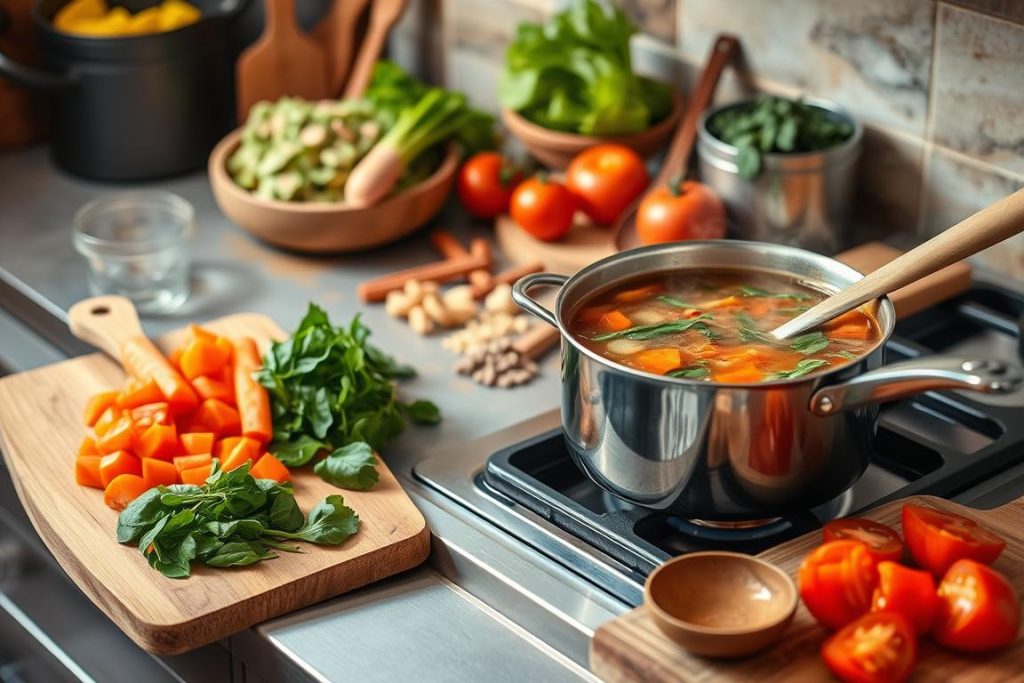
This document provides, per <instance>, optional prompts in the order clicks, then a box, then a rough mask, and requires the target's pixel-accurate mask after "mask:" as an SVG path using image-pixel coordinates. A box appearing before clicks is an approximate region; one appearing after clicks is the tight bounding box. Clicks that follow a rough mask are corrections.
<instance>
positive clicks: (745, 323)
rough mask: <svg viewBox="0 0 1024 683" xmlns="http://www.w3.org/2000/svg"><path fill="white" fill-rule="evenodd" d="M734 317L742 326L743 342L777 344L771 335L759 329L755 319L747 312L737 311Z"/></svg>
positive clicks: (741, 336) (741, 335)
mask: <svg viewBox="0 0 1024 683" xmlns="http://www.w3.org/2000/svg"><path fill="white" fill-rule="evenodd" d="M733 317H734V318H736V322H737V323H738V324H739V326H740V330H739V332H740V339H742V340H743V341H745V342H758V343H762V344H772V343H777V340H774V339H772V337H771V336H770V335H768V334H765V333H764V332H762V331H761V330H759V329H757V325H756V324H755V323H754V319H753V318H751V317H750V315H749V314H748V313H747V312H746V311H737V312H736V313H735V315H734V316H733Z"/></svg>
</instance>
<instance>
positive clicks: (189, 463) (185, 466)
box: [174, 453, 213, 473]
mask: <svg viewBox="0 0 1024 683" xmlns="http://www.w3.org/2000/svg"><path fill="white" fill-rule="evenodd" d="M212 464H213V456H211V455H210V454H209V453H196V454H195V455H179V456H178V457H177V458H175V459H174V469H176V470H178V472H179V473H180V472H182V471H184V470H191V469H194V468H196V467H202V466H203V465H206V466H207V467H209V466H211V465H212Z"/></svg>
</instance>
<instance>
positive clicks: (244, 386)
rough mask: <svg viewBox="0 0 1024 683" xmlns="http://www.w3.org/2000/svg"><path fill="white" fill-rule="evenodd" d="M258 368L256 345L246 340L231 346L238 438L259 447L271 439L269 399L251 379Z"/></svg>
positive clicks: (272, 433) (258, 359) (272, 426)
mask: <svg viewBox="0 0 1024 683" xmlns="http://www.w3.org/2000/svg"><path fill="white" fill-rule="evenodd" d="M260 365H261V362H260V356H259V352H258V351H257V350H256V342H254V341H253V340H252V339H249V338H248V337H246V338H243V339H239V340H238V342H237V344H236V345H235V377H234V380H235V399H236V400H237V401H238V414H239V419H240V420H241V423H242V427H241V428H242V434H244V435H245V436H247V437H249V438H250V439H256V440H257V441H259V442H260V443H267V442H268V441H270V437H272V436H273V435H274V425H273V423H272V422H271V420H270V397H269V396H268V395H267V390H266V389H264V388H263V387H262V386H261V385H260V384H259V382H257V381H256V380H255V379H253V377H252V376H253V373H255V372H256V371H257V370H259V368H260Z"/></svg>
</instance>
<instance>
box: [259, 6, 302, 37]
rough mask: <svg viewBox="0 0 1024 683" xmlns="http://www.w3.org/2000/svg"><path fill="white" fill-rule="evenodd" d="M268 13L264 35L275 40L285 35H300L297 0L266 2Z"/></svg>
mask: <svg viewBox="0 0 1024 683" xmlns="http://www.w3.org/2000/svg"><path fill="white" fill-rule="evenodd" d="M264 7H265V8H266V11H267V18H266V22H267V23H266V27H265V28H264V29H263V35H264V36H266V37H268V38H271V39H274V38H277V37H278V36H283V35H298V34H299V33H300V31H299V26H298V24H297V23H295V0H265V2H264Z"/></svg>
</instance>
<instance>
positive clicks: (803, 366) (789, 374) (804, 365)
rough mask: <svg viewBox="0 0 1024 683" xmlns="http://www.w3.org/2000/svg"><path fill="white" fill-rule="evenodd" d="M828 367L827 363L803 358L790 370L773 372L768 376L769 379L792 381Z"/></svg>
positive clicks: (816, 359)
mask: <svg viewBox="0 0 1024 683" xmlns="http://www.w3.org/2000/svg"><path fill="white" fill-rule="evenodd" d="M825 365H828V361H826V360H820V359H818V358H804V359H803V360H801V361H798V362H797V364H796V367H795V368H793V369H792V370H787V371H783V372H773V373H771V375H769V379H793V378H795V377H803V376H804V375H806V374H808V373H811V372H814V371H815V370H817V369H818V368H820V367H822V366H825Z"/></svg>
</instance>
